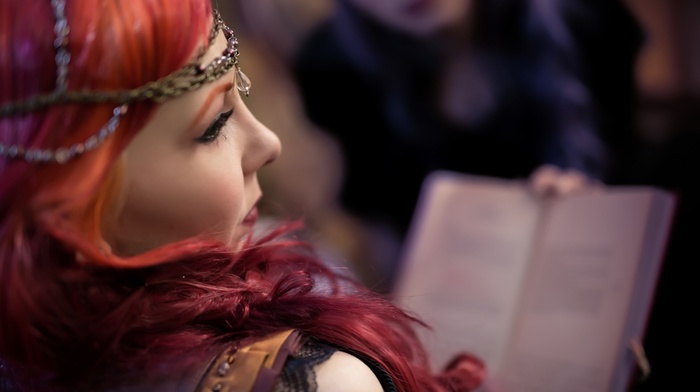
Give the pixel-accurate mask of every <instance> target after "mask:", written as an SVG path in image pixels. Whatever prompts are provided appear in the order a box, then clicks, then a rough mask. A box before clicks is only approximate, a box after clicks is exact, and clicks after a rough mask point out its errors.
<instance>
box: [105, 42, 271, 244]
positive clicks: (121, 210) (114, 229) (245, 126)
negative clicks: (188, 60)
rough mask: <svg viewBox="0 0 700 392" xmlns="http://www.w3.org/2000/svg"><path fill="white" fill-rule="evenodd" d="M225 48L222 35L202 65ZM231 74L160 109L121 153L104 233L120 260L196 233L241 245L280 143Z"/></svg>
mask: <svg viewBox="0 0 700 392" xmlns="http://www.w3.org/2000/svg"><path fill="white" fill-rule="evenodd" d="M225 48H226V40H225V38H224V37H223V33H220V36H219V37H218V38H217V39H216V41H215V43H214V44H213V45H211V47H210V48H209V51H208V52H207V54H206V55H205V57H204V58H203V59H202V64H208V63H209V62H211V60H213V59H214V58H216V57H218V56H220V55H221V53H222V52H223V51H224V49H225ZM235 73H236V72H235V68H234V71H231V72H229V73H228V74H227V75H224V76H223V77H222V78H220V79H218V80H217V81H214V82H212V83H209V84H205V85H204V86H203V87H201V88H199V89H197V90H194V91H192V92H190V93H187V94H184V95H182V96H180V97H178V98H175V99H172V100H170V101H167V102H166V103H164V104H163V105H161V107H160V108H159V109H158V110H157V111H156V113H155V115H154V117H153V118H152V119H151V120H150V121H149V122H148V124H147V125H146V126H145V128H144V129H143V130H141V132H139V133H138V134H137V136H136V137H135V138H134V140H133V141H132V142H131V144H130V145H129V146H128V147H127V148H126V150H125V152H124V156H123V158H124V159H123V162H124V166H125V167H124V177H123V179H122V188H121V191H120V197H119V198H118V199H119V202H118V203H117V204H118V205H117V206H116V208H115V209H114V211H116V213H115V216H113V217H111V218H109V219H107V222H109V223H108V224H107V227H106V228H105V238H106V239H107V241H108V242H109V243H110V246H111V247H112V250H113V251H114V252H115V253H116V254H117V255H120V256H131V255H134V254H137V253H141V252H144V251H147V250H151V249H153V248H156V247H158V246H160V245H165V244H167V243H171V242H175V241H178V240H183V239H187V238H190V237H193V236H197V235H205V236H207V237H209V238H214V239H217V240H220V241H222V242H223V243H225V244H228V245H230V246H232V247H234V248H238V247H239V246H240V244H241V243H242V239H244V238H245V237H246V235H247V234H248V233H249V232H250V231H251V229H252V226H253V224H254V223H255V220H256V218H257V209H256V204H257V202H258V201H259V200H260V197H261V196H262V192H261V190H260V187H259V185H258V180H257V176H256V173H257V170H258V169H260V168H261V167H262V166H264V165H265V164H267V163H270V162H272V161H273V160H275V158H276V157H277V156H278V155H279V153H280V142H279V139H278V138H277V136H276V135H275V134H274V133H272V132H271V131H270V130H269V129H267V128H266V127H265V126H264V125H262V124H261V123H260V122H258V120H256V119H255V117H254V116H253V115H252V114H251V113H250V111H248V109H247V108H246V106H245V104H244V103H243V100H242V98H241V96H240V95H239V94H238V91H237V90H236V87H235V86H236V81H235V77H236V75H235ZM220 125H223V126H222V127H220V130H219V129H218V128H217V127H218V126H220Z"/></svg>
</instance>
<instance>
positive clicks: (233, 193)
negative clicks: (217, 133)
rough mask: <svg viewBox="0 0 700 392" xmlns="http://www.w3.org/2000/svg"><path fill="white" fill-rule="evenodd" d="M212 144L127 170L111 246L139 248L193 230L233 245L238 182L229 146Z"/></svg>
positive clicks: (240, 193) (240, 203)
mask: <svg viewBox="0 0 700 392" xmlns="http://www.w3.org/2000/svg"><path fill="white" fill-rule="evenodd" d="M209 147H211V148H209ZM217 147H218V146H208V147H207V148H199V149H197V151H196V153H195V154H193V155H192V156H190V157H189V158H190V159H182V157H181V156H180V157H178V158H179V159H167V158H165V159H162V160H159V162H158V163H155V162H150V163H147V164H142V165H140V166H138V167H136V166H135V165H134V166H132V168H131V169H129V170H128V176H127V178H128V182H127V183H126V184H125V186H127V189H126V200H125V202H124V206H123V209H122V212H121V214H120V216H119V218H118V223H117V227H118V232H117V233H116V236H115V237H116V238H117V241H116V242H117V244H116V245H115V246H116V247H117V249H122V252H123V253H128V254H134V253H140V252H143V251H146V250H150V249H153V248H155V247H158V246H161V245H165V244H167V243H171V242H175V241H179V240H183V239H187V238H190V237H193V236H198V235H205V236H208V237H212V238H216V239H218V240H221V241H222V242H225V243H228V244H230V245H233V244H232V243H231V242H232V240H233V239H234V237H235V236H234V232H235V230H236V227H237V225H238V223H239V222H240V220H241V216H242V214H244V212H243V210H244V204H245V200H244V183H243V177H242V174H241V170H240V159H237V158H236V157H237V154H236V153H235V151H230V149H228V151H225V153H224V151H219V150H217ZM236 162H239V163H238V164H236Z"/></svg>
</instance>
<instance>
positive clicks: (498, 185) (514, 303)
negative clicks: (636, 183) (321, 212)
mask: <svg viewBox="0 0 700 392" xmlns="http://www.w3.org/2000/svg"><path fill="white" fill-rule="evenodd" d="M675 204H676V198H675V196H674V195H673V194H671V193H669V192H666V191H663V190H660V189H656V188H650V187H607V188H604V190H602V191H596V192H590V193H585V194H580V195H572V196H569V197H563V198H555V199H540V198H537V197H536V196H534V195H533V194H532V193H531V192H530V191H529V189H528V188H527V186H526V184H525V183H524V182H519V181H509V180H500V179H491V178H484V177H475V176H468V175H464V174H456V173H451V172H436V173H434V174H432V175H431V176H430V177H429V178H428V179H427V180H426V182H425V185H424V188H423V191H422V193H421V199H420V202H419V206H418V209H417V211H416V215H415V217H414V221H413V225H412V228H411V233H410V236H409V239H408V242H407V246H406V250H405V253H404V258H403V260H402V269H401V273H400V275H399V277H398V280H397V286H396V289H395V291H394V295H395V299H396V301H397V302H398V303H399V304H401V305H402V306H404V307H406V308H407V309H408V310H410V311H412V312H413V313H415V314H417V315H419V316H420V317H421V318H422V319H423V320H425V321H426V322H427V323H428V324H430V325H431V326H432V327H433V330H432V331H421V336H420V337H421V339H422V340H423V343H424V344H425V345H426V346H427V348H428V351H429V352H430V355H431V359H432V361H433V363H432V366H433V368H434V369H435V370H438V369H441V368H443V366H444V365H445V364H446V363H447V362H448V361H449V360H450V359H452V358H453V356H454V355H455V354H458V353H460V352H463V351H468V352H470V353H472V354H476V355H477V356H479V357H480V358H481V359H482V360H484V362H485V363H486V366H487V372H488V374H489V376H488V382H487V387H486V388H485V389H486V390H489V391H498V392H513V391H517V392H529V391H533V392H534V391H537V392H569V391H571V392H578V391H581V392H584V391H585V392H598V391H601V392H602V391H624V390H625V389H626V388H627V387H628V385H629V382H630V378H631V375H632V369H633V366H634V356H633V354H632V352H631V351H630V350H629V348H628V347H629V344H630V342H631V341H632V340H635V339H636V340H637V341H641V339H642V337H643V333H644V327H645V324H646V322H647V316H648V314H649V310H650V307H651V303H652V299H653V294H654V288H655V285H656V279H657V276H658V273H659V269H660V266H661V263H662V260H663V254H664V249H665V245H666V242H667V236H668V232H669V230H670V224H671V221H672V216H673V212H674V209H675ZM652 366H653V363H652Z"/></svg>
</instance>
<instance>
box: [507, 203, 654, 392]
mask: <svg viewBox="0 0 700 392" xmlns="http://www.w3.org/2000/svg"><path fill="white" fill-rule="evenodd" d="M652 200H653V191H651V190H648V189H647V190H644V189H641V190H635V191H629V192H627V191H615V190H612V191H608V192H605V193H603V192H601V193H596V194H587V195H581V196H571V197H567V198H563V199H557V200H555V201H553V202H552V204H551V205H549V206H548V207H547V211H546V213H545V215H546V217H545V219H546V220H545V223H544V225H545V226H544V229H543V230H544V234H543V237H542V241H541V243H540V246H539V247H538V251H537V252H536V253H535V261H533V265H532V268H533V270H532V274H531V275H530V278H529V280H528V282H527V287H526V289H525V290H524V295H525V297H524V301H523V306H522V308H521V309H520V315H519V320H518V322H517V324H516V330H515V333H514V335H513V341H512V344H511V345H510V351H509V353H508V359H507V361H506V364H505V367H504V368H503V371H502V373H501V375H500V381H501V382H502V384H503V388H502V390H504V391H519V392H528V391H533V392H534V391H537V392H548V391H551V392H568V391H571V392H578V391H581V392H583V391H587V392H588V391H608V390H610V383H611V379H612V375H613V370H614V369H615V362H616V361H617V358H618V354H619V352H620V350H621V349H622V348H621V346H624V344H625V343H624V342H621V340H622V334H623V331H624V328H625V324H626V321H627V318H628V314H629V313H628V312H629V307H630V304H631V301H632V293H633V290H634V286H635V279H636V275H637V270H638V268H639V262H640V260H641V258H642V255H641V252H642V249H643V248H644V242H645V236H646V232H647V224H648V220H649V214H650V212H651V210H652V204H651V203H652Z"/></svg>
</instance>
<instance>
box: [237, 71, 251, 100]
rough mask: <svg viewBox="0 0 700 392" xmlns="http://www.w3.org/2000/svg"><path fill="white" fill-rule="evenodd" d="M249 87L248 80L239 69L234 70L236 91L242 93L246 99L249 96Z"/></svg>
mask: <svg viewBox="0 0 700 392" xmlns="http://www.w3.org/2000/svg"><path fill="white" fill-rule="evenodd" d="M250 86H251V83H250V79H248V77H247V76H246V74H244V73H243V71H241V69H240V68H236V88H237V89H238V91H240V92H242V93H243V94H245V96H246V97H247V96H249V95H250Z"/></svg>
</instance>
